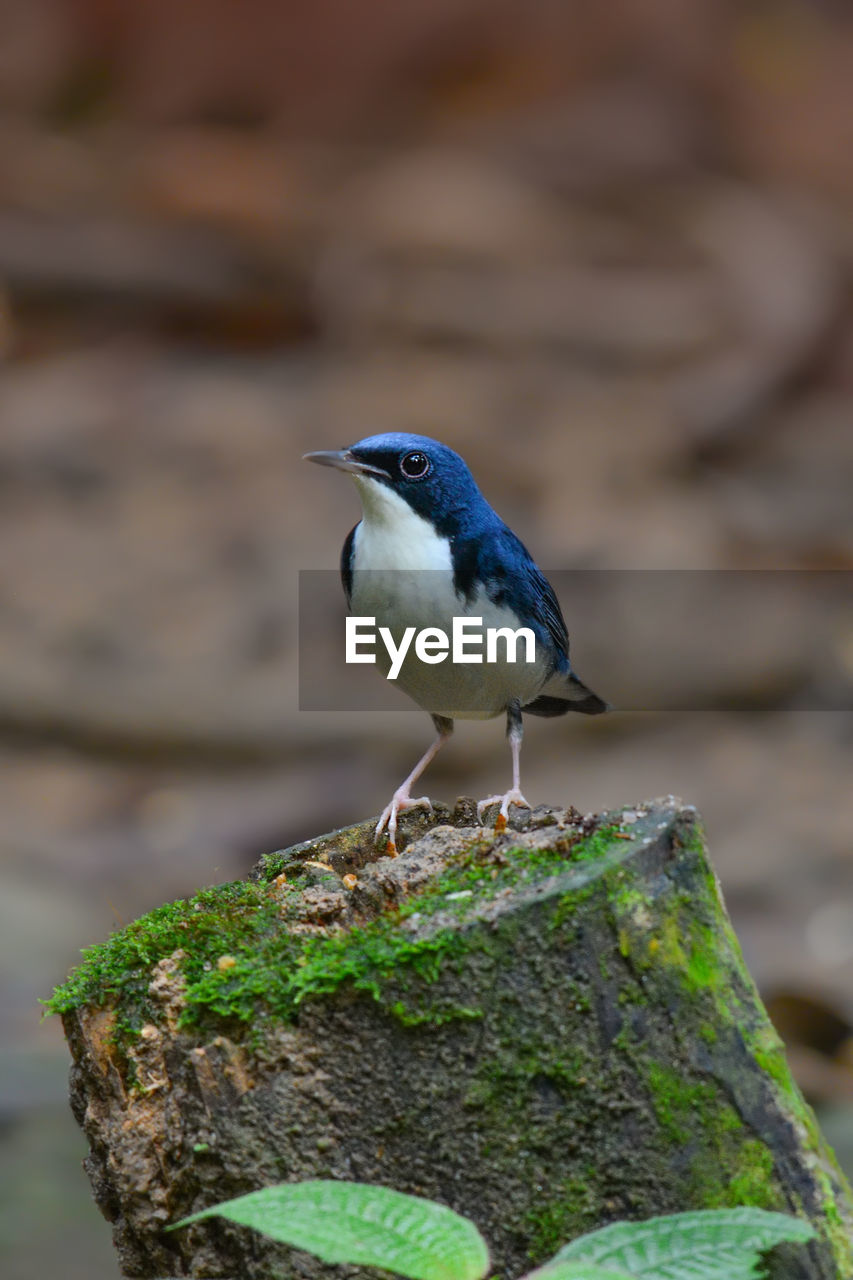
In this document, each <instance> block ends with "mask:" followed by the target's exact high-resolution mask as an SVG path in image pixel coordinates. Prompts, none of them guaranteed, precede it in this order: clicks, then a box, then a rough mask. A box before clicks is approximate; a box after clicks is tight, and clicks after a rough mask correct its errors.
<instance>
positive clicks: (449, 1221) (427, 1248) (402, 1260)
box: [174, 1179, 489, 1280]
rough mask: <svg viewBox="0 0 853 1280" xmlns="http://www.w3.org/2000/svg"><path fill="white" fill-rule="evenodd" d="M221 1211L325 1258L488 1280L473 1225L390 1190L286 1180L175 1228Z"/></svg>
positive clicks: (435, 1276) (404, 1272) (444, 1279)
mask: <svg viewBox="0 0 853 1280" xmlns="http://www.w3.org/2000/svg"><path fill="white" fill-rule="evenodd" d="M217 1214H218V1215H220V1216H221V1217H223V1218H227V1219H228V1220H229V1221H230V1222H237V1223H240V1224H241V1225H242V1226H246V1227H254V1228H255V1230H256V1231H262V1232H263V1233H264V1235H267V1236H271V1237H272V1239H273V1240H280V1241H281V1242H282V1243H284V1244H289V1245H293V1247H294V1248H296V1249H305V1250H306V1251H307V1252H308V1253H313V1254H316V1255H317V1257H318V1258H321V1259H322V1260H323V1262H346V1263H350V1264H353V1265H361V1266H368V1267H382V1268H384V1269H385V1270H386V1271H396V1272H397V1273H398V1275H401V1276H407V1277H409V1278H410V1280H481V1277H482V1276H484V1275H485V1274H486V1271H487V1270H488V1268H489V1251H488V1249H487V1247H486V1242H485V1241H484V1239H483V1237H482V1236H481V1235H480V1233H479V1231H478V1230H477V1228H476V1227H475V1226H474V1223H473V1222H470V1221H469V1220H468V1219H467V1218H463V1217H461V1216H460V1214H458V1213H454V1212H453V1210H452V1209H448V1208H447V1207H446V1206H445V1205H443V1204H436V1203H435V1202H434V1201H432V1200H422V1199H421V1198H420V1197H419V1196H407V1195H404V1194H403V1193H402V1192H401V1191H392V1190H391V1189H390V1188H388V1187H373V1186H369V1185H367V1184H366V1183H362V1182H344V1181H340V1182H336V1181H327V1180H321V1179H315V1180H312V1181H308V1182H292V1183H280V1184H279V1185H277V1186H274V1187H264V1188H263V1189H262V1190H261V1191H251V1192H250V1193H249V1194H248V1195H245V1196H238V1197H237V1199H235V1200H225V1201H223V1202H222V1204H217V1205H213V1206H212V1207H211V1208H210V1209H202V1211H201V1212H200V1213H194V1214H192V1215H191V1216H190V1217H188V1218H183V1219H182V1220H181V1221H180V1222H177V1223H175V1224H174V1225H175V1226H177V1227H184V1226H186V1225H187V1224H188V1223H190V1222H198V1221H200V1220H201V1219H202V1218H210V1217H213V1216H214V1215H217Z"/></svg>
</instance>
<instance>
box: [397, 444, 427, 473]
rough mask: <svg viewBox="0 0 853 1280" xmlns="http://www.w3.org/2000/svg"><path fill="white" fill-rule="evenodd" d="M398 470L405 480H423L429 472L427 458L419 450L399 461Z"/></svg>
mask: <svg viewBox="0 0 853 1280" xmlns="http://www.w3.org/2000/svg"><path fill="white" fill-rule="evenodd" d="M400 470H401V471H402V473H403V475H404V476H405V477H406V479H407V480H423V478H424V476H425V475H426V474H427V472H428V471H429V458H428V457H427V456H426V454H425V453H421V452H420V450H418V451H416V452H415V453H407V454H406V456H405V457H404V458H401V459H400Z"/></svg>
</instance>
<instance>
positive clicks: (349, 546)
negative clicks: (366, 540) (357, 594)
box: [341, 524, 358, 608]
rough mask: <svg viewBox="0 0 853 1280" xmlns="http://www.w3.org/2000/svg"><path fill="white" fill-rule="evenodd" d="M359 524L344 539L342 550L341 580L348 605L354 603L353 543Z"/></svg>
mask: <svg viewBox="0 0 853 1280" xmlns="http://www.w3.org/2000/svg"><path fill="white" fill-rule="evenodd" d="M357 528H358V525H357V524H356V525H353V527H352V528H351V529H350V531H349V533H348V534H347V536H346V539H345V541H344V545H343V549H342V551H341V582H342V583H343V588H344V595H345V596H346V598H347V607H348V608H349V607H350V606H351V605H352V560H353V543H354V542H355V531H356V529H357Z"/></svg>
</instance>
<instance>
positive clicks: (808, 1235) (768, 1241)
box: [544, 1208, 815, 1280]
mask: <svg viewBox="0 0 853 1280" xmlns="http://www.w3.org/2000/svg"><path fill="white" fill-rule="evenodd" d="M814 1234H815V1232H814V1228H813V1227H812V1226H811V1225H810V1223H808V1222H803V1221H802V1220H801V1219H799V1218H792V1217H790V1216H789V1215H788V1214H785V1213H768V1212H767V1211H766V1210H764V1209H749V1208H744V1209H703V1210H699V1211H698V1212H696V1213H673V1214H669V1215H667V1216H665V1217H660V1218H648V1219H647V1220H646V1221H645V1222H615V1223H614V1224H613V1225H612V1226H610V1227H602V1229H601V1230H600V1231H592V1232H590V1233H589V1235H585V1236H580V1237H579V1238H578V1239H577V1240H573V1241H572V1242H571V1244H567V1245H566V1246H565V1247H564V1248H562V1249H561V1250H560V1251H559V1253H558V1254H557V1255H556V1257H555V1258H554V1259H553V1261H554V1262H555V1263H556V1262H562V1261H578V1262H580V1261H584V1262H594V1263H596V1264H597V1265H599V1266H604V1267H609V1266H612V1267H621V1268H622V1269H623V1270H625V1271H627V1272H628V1273H629V1274H630V1275H631V1276H634V1277H636V1280H753V1278H754V1277H756V1276H758V1275H759V1274H760V1272H759V1270H758V1268H759V1265H760V1262H761V1254H762V1253H764V1252H765V1251H766V1250H767V1249H772V1248H773V1246H774V1245H777V1244H781V1243H782V1242H783V1241H786V1240H792V1241H797V1242H804V1241H806V1240H811V1239H812V1238H813V1237H814ZM544 1269H545V1270H547V1268H544Z"/></svg>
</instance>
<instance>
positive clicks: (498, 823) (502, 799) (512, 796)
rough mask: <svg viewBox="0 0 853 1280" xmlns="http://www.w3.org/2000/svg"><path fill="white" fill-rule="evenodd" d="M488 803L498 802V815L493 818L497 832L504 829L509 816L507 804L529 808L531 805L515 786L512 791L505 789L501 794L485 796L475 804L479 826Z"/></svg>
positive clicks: (481, 823)
mask: <svg viewBox="0 0 853 1280" xmlns="http://www.w3.org/2000/svg"><path fill="white" fill-rule="evenodd" d="M490 804H500V809H499V810H498V816H497V817H496V818H495V831H498V832H501V831H506V825H507V820H508V818H509V806H510V805H511V804H518V805H523V806H524V808H525V809H529V808H530V807H531V806H530V804H529V802H528V801H527V800H525V798H524V796H523V795H522V794H521V792H520V791H519V790H518V789H517V788H514V789H513V790H512V791H507V792H506V793H505V794H504V795H502V796H487V797H486V799H485V800H480V801H479V803H478V805H477V821H478V822H479V823H480V825H481V826H482V825H483V814H484V813H485V811H486V810H487V809H488V807H489V805H490Z"/></svg>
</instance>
